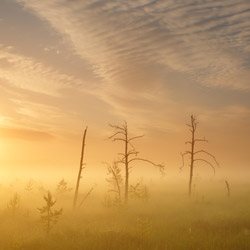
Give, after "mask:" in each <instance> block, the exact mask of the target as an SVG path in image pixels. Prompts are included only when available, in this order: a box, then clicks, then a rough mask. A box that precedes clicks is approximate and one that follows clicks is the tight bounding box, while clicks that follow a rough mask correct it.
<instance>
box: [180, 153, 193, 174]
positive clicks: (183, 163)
mask: <svg viewBox="0 0 250 250" xmlns="http://www.w3.org/2000/svg"><path fill="white" fill-rule="evenodd" d="M180 154H181V158H182V166H181V167H180V170H182V169H183V168H184V165H185V161H184V156H185V155H187V154H191V152H190V151H186V152H185V153H180Z"/></svg>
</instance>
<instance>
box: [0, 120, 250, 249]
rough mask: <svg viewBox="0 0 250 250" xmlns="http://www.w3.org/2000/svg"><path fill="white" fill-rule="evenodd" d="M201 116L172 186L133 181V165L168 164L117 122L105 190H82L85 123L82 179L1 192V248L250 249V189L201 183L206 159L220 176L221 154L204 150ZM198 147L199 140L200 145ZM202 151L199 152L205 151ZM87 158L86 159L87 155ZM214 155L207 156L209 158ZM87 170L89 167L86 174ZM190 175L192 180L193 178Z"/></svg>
mask: <svg viewBox="0 0 250 250" xmlns="http://www.w3.org/2000/svg"><path fill="white" fill-rule="evenodd" d="M197 124H198V123H197V120H196V118H195V117H194V116H191V123H190V124H188V127H189V128H190V132H191V140H189V141H187V142H186V144H189V145H190V149H189V150H187V151H186V152H184V153H182V154H181V155H182V157H183V166H184V163H185V161H184V157H187V156H189V158H187V159H186V163H187V161H188V160H189V165H187V166H186V167H188V168H189V176H187V178H186V180H187V181H186V183H181V182H178V181H177V182H176V183H175V184H174V188H173V187H172V188H170V185H169V184H168V183H166V182H164V178H163V179H162V181H161V182H157V183H154V182H151V183H148V182H146V181H144V179H143V171H142V175H141V176H140V177H141V178H139V179H138V181H137V182H136V183H134V182H133V183H132V182H131V181H130V177H131V174H132V173H133V172H131V169H132V167H133V163H134V162H136V161H141V162H143V163H145V165H146V164H149V165H152V166H153V167H156V168H157V169H158V170H160V171H159V175H164V174H165V172H166V170H165V169H164V165H163V164H159V163H155V162H154V161H152V160H151V159H146V158H143V152H141V154H140V155H142V157H141V156H139V155H138V154H139V153H138V151H137V150H136V149H135V147H134V145H133V143H132V142H133V141H134V140H136V139H143V138H142V137H143V136H142V135H138V136H130V134H129V130H128V125H127V123H126V122H124V123H123V124H122V125H111V128H112V129H113V134H112V133H111V136H110V137H109V138H108V139H109V140H113V141H114V142H116V143H121V144H122V145H123V146H124V151H123V152H120V153H119V155H118V156H114V158H115V160H113V161H112V162H111V163H104V166H105V167H106V168H107V175H106V176H104V178H103V179H104V181H105V182H106V185H105V186H106V189H105V190H104V189H98V186H95V185H94V186H92V187H91V188H90V189H89V190H83V189H81V185H80V184H81V178H82V170H83V169H84V167H85V165H84V160H85V155H84V152H85V141H86V140H87V128H86V129H85V131H84V134H83V139H82V149H81V155H80V165H79V166H78V172H77V168H76V177H77V178H76V183H75V184H74V183H68V182H67V178H63V179H59V180H58V182H57V183H55V184H53V185H48V184H47V183H43V184H42V185H41V182H40V181H39V180H31V179H30V180H29V179H28V180H26V181H15V182H14V183H12V184H11V185H5V186H4V185H3V186H1V189H0V195H1V197H2V198H1V204H2V206H1V207H0V221H1V223H0V249H1V250H54V249H58V250H60V249H61V250H64V249H65V250H66V249H71V250H80V249H84V250H88V249H89V250H90V249H92V250H97V249H98V250H99V249H102V250H105V249H107V250H113V249H114V250H118V249H119V250H120V249H121V250H123V249H124V250H125V249H126V250H130V249H131V250H136V249H141V250H149V249H150V250H154V249H155V250H156V249H157V250H166V249H170V250H181V249H185V250H189V249H190V250H202V249H204V250H236V249H241V250H247V249H249V246H250V189H249V188H248V186H247V185H246V184H245V185H244V184H243V183H241V184H239V183H238V184H237V185H235V186H234V187H233V188H231V186H230V182H229V180H228V179H227V180H226V179H223V180H220V181H217V182H213V181H208V182H207V183H206V184H204V185H203V187H202V185H200V186H199V188H195V189H194V187H195V184H197V183H196V182H197V181H195V180H194V178H193V177H194V167H195V166H196V163H198V162H204V163H206V165H207V166H209V167H210V168H212V170H213V173H216V167H217V166H218V162H217V159H216V158H215V156H214V155H212V154H211V153H209V152H207V151H205V150H204V149H200V148H196V146H197V147H198V144H197V142H207V140H206V139H205V138H203V139H199V138H196V136H195V132H196V129H197ZM196 144H197V145H196ZM199 155H201V156H199ZM86 157H87V156H86ZM206 157H208V158H206ZM84 174H86V172H84ZM188 180H189V181H188Z"/></svg>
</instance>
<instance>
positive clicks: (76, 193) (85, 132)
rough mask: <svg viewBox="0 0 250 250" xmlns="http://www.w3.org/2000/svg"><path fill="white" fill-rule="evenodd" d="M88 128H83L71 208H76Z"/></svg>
mask: <svg viewBox="0 0 250 250" xmlns="http://www.w3.org/2000/svg"><path fill="white" fill-rule="evenodd" d="M87 130H88V127H86V128H85V130H84V133H83V138H82V150H81V158H80V167H79V171H78V175H77V180H76V188H75V195H74V200H73V207H74V208H76V205H77V199H78V192H79V186H80V181H81V178H82V170H83V169H84V163H83V159H84V149H85V140H86V134H87Z"/></svg>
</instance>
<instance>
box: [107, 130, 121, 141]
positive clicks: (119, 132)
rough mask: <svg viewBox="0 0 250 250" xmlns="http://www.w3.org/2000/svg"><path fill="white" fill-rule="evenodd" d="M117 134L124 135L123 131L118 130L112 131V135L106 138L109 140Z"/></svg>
mask: <svg viewBox="0 0 250 250" xmlns="http://www.w3.org/2000/svg"><path fill="white" fill-rule="evenodd" d="M119 134H122V135H125V133H124V132H121V131H118V132H116V133H114V134H113V135H111V136H109V137H108V138H107V139H108V140H111V139H112V138H114V137H115V136H117V135H119Z"/></svg>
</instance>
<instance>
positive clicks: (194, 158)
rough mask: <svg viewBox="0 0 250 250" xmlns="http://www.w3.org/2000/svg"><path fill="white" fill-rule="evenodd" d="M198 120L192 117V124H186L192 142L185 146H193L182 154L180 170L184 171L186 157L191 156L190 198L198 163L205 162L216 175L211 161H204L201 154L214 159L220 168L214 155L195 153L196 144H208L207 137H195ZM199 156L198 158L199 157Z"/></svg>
mask: <svg viewBox="0 0 250 250" xmlns="http://www.w3.org/2000/svg"><path fill="white" fill-rule="evenodd" d="M197 124H198V122H197V120H196V118H195V116H194V115H191V124H186V125H187V126H188V127H189V131H190V132H191V135H192V136H191V140H190V141H186V142H185V144H190V145H191V149H190V150H187V151H185V152H184V153H181V156H182V166H181V168H180V169H182V168H183V167H184V166H185V160H184V156H186V155H189V156H190V165H189V167H190V170H189V182H188V195H189V197H190V196H191V195H192V189H193V187H192V184H193V173H194V166H195V163H196V162H203V163H206V164H207V165H208V166H209V167H211V168H212V169H213V171H214V175H215V167H214V164H213V163H211V161H209V160H206V159H204V158H203V157H199V155H200V154H204V155H207V156H209V157H210V158H211V159H213V161H214V163H215V164H216V165H217V166H219V163H218V162H217V160H216V158H215V156H214V155H212V154H210V153H209V152H207V151H206V150H198V151H195V145H196V142H208V141H207V140H206V139H205V137H204V138H203V139H200V138H196V137H195V132H196V129H197ZM197 156H198V157H197Z"/></svg>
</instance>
